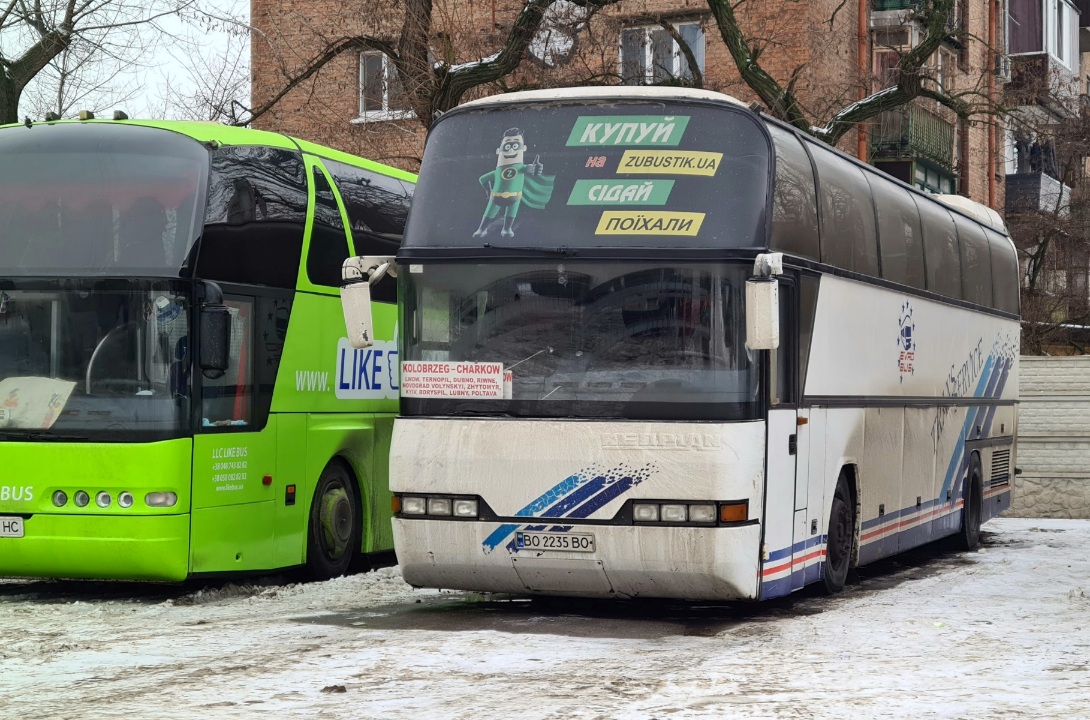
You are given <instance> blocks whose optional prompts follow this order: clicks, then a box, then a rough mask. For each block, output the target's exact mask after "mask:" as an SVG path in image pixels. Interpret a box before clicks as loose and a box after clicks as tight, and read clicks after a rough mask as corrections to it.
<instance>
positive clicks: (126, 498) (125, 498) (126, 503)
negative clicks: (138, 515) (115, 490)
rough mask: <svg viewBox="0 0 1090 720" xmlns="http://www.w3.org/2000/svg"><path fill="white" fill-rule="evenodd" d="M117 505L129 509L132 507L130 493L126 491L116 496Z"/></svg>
mask: <svg viewBox="0 0 1090 720" xmlns="http://www.w3.org/2000/svg"><path fill="white" fill-rule="evenodd" d="M117 504H118V505H120V506H121V507H123V508H131V507H132V493H131V492H129V491H127V490H126V491H125V492H123V493H121V494H120V495H118V496H117Z"/></svg>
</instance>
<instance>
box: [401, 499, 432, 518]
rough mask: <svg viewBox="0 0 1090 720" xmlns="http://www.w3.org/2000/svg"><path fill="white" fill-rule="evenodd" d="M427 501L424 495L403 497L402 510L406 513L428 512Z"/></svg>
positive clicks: (419, 513)
mask: <svg viewBox="0 0 1090 720" xmlns="http://www.w3.org/2000/svg"><path fill="white" fill-rule="evenodd" d="M427 511H428V510H427V505H426V501H425V500H424V498H422V497H403V498H401V512H403V513H405V514H406V515H423V514H425V513H426V512H427Z"/></svg>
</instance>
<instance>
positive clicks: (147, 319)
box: [0, 279, 190, 441]
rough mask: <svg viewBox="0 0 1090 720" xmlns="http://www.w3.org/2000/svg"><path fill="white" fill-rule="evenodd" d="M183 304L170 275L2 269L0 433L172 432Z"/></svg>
mask: <svg viewBox="0 0 1090 720" xmlns="http://www.w3.org/2000/svg"><path fill="white" fill-rule="evenodd" d="M189 309H190V301H189V293H188V291H187V290H186V289H185V288H184V287H183V285H182V284H181V283H179V282H177V281H174V282H171V281H166V280H158V281H151V280H50V281H45V280H31V279H22V280H20V279H14V280H2V279H0V440H4V439H13V438H15V439H18V438H20V437H26V436H27V435H32V436H33V437H34V438H41V439H49V438H50V437H51V436H52V437H56V438H58V439H75V438H74V437H73V436H76V437H78V438H79V439H91V440H109V441H134V440H153V439H165V438H169V437H176V436H179V435H180V434H181V431H182V430H183V429H185V428H187V427H188V425H189V398H190V382H189V377H188V375H189V372H188V368H189V367H190V365H189V352H188V336H189V332H188V330H189V316H190V313H189Z"/></svg>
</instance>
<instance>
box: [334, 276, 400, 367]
mask: <svg viewBox="0 0 1090 720" xmlns="http://www.w3.org/2000/svg"><path fill="white" fill-rule="evenodd" d="M386 275H390V276H391V277H397V270H396V266H395V265H394V259H393V258H392V257H354V258H348V259H347V260H345V261H344V265H342V266H341V309H342V310H343V311H344V326H345V330H346V331H347V333H348V344H349V345H351V346H352V347H354V348H368V347H371V345H372V344H373V343H374V341H375V331H374V322H373V320H372V316H371V286H372V285H374V284H375V283H377V282H378V281H379V280H381V279H382V278H383V277H384V276H386Z"/></svg>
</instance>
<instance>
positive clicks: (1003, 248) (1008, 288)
mask: <svg viewBox="0 0 1090 720" xmlns="http://www.w3.org/2000/svg"><path fill="white" fill-rule="evenodd" d="M984 234H985V235H987V236H988V240H989V241H990V245H991V249H992V300H993V303H992V304H993V307H995V309H996V310H1002V311H1003V312H1009V313H1017V312H1018V294H1019V288H1020V285H1021V278H1020V277H1019V274H1018V253H1017V252H1016V251H1015V249H1014V245H1012V244H1011V241H1010V240H1008V239H1007V238H1005V237H1003V236H1002V235H1000V234H998V233H995V232H992V231H991V230H989V229H987V228H984Z"/></svg>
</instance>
